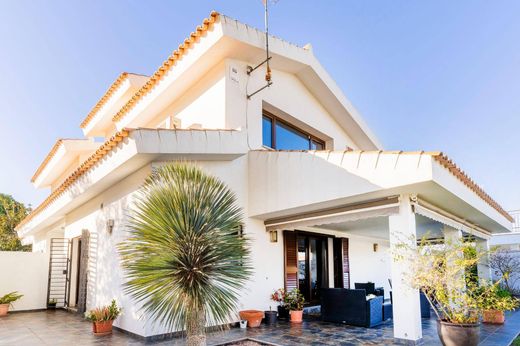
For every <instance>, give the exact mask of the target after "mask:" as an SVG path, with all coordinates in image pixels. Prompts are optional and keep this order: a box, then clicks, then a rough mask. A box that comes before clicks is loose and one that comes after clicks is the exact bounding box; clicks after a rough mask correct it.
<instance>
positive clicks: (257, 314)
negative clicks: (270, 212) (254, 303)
mask: <svg viewBox="0 0 520 346" xmlns="http://www.w3.org/2000/svg"><path fill="white" fill-rule="evenodd" d="M238 314H239V315H240V319H242V320H247V325H248V326H249V327H250V328H256V327H258V326H260V323H262V318H264V312H263V311H259V310H243V311H239V313H238Z"/></svg>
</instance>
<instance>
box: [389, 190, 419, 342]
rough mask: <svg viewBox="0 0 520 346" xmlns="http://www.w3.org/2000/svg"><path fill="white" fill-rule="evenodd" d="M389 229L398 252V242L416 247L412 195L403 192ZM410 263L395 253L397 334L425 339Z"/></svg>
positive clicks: (395, 316)
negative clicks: (423, 337) (408, 274)
mask: <svg viewBox="0 0 520 346" xmlns="http://www.w3.org/2000/svg"><path fill="white" fill-rule="evenodd" d="M388 224H389V231H390V251H391V253H395V252H399V249H397V246H398V245H399V244H400V243H403V242H406V243H408V246H409V247H411V248H416V247H417V235H416V228H415V214H414V213H413V211H412V206H411V204H410V197H409V196H408V195H402V196H401V198H400V205H399V213H398V214H394V215H390V216H389V218H388ZM410 270H411V263H410V262H409V261H407V260H397V259H396V258H394V256H392V262H391V273H392V297H393V306H392V308H393V320H394V337H395V338H398V339H405V340H410V341H412V342H418V341H419V340H420V339H422V326H421V304H420V299H419V290H417V289H414V288H412V287H411V285H410V283H409V282H408V281H409V279H408V277H407V273H409V272H410Z"/></svg>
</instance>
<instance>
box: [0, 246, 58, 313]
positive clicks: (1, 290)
mask: <svg viewBox="0 0 520 346" xmlns="http://www.w3.org/2000/svg"><path fill="white" fill-rule="evenodd" d="M48 270H49V261H48V257H47V256H46V254H45V253H40V252H18V251H0V273H2V279H1V280H0V296H3V295H4V294H6V293H9V292H13V291H18V292H19V293H20V294H23V295H24V296H23V297H22V298H21V299H20V300H18V301H16V302H14V303H13V305H12V306H11V309H10V310H12V311H20V310H33V309H45V308H47V302H46V301H47V278H48Z"/></svg>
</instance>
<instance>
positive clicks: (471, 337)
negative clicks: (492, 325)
mask: <svg viewBox="0 0 520 346" xmlns="http://www.w3.org/2000/svg"><path fill="white" fill-rule="evenodd" d="M437 334H438V335H439V339H440V340H441V342H442V344H443V345H444V346H460V345H464V346H477V345H478V343H479V339H480V324H479V323H468V324H459V323H449V322H445V321H437Z"/></svg>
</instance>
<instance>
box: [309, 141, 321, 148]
mask: <svg viewBox="0 0 520 346" xmlns="http://www.w3.org/2000/svg"><path fill="white" fill-rule="evenodd" d="M311 150H323V144H321V143H320V142H316V141H314V140H313V141H311Z"/></svg>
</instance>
